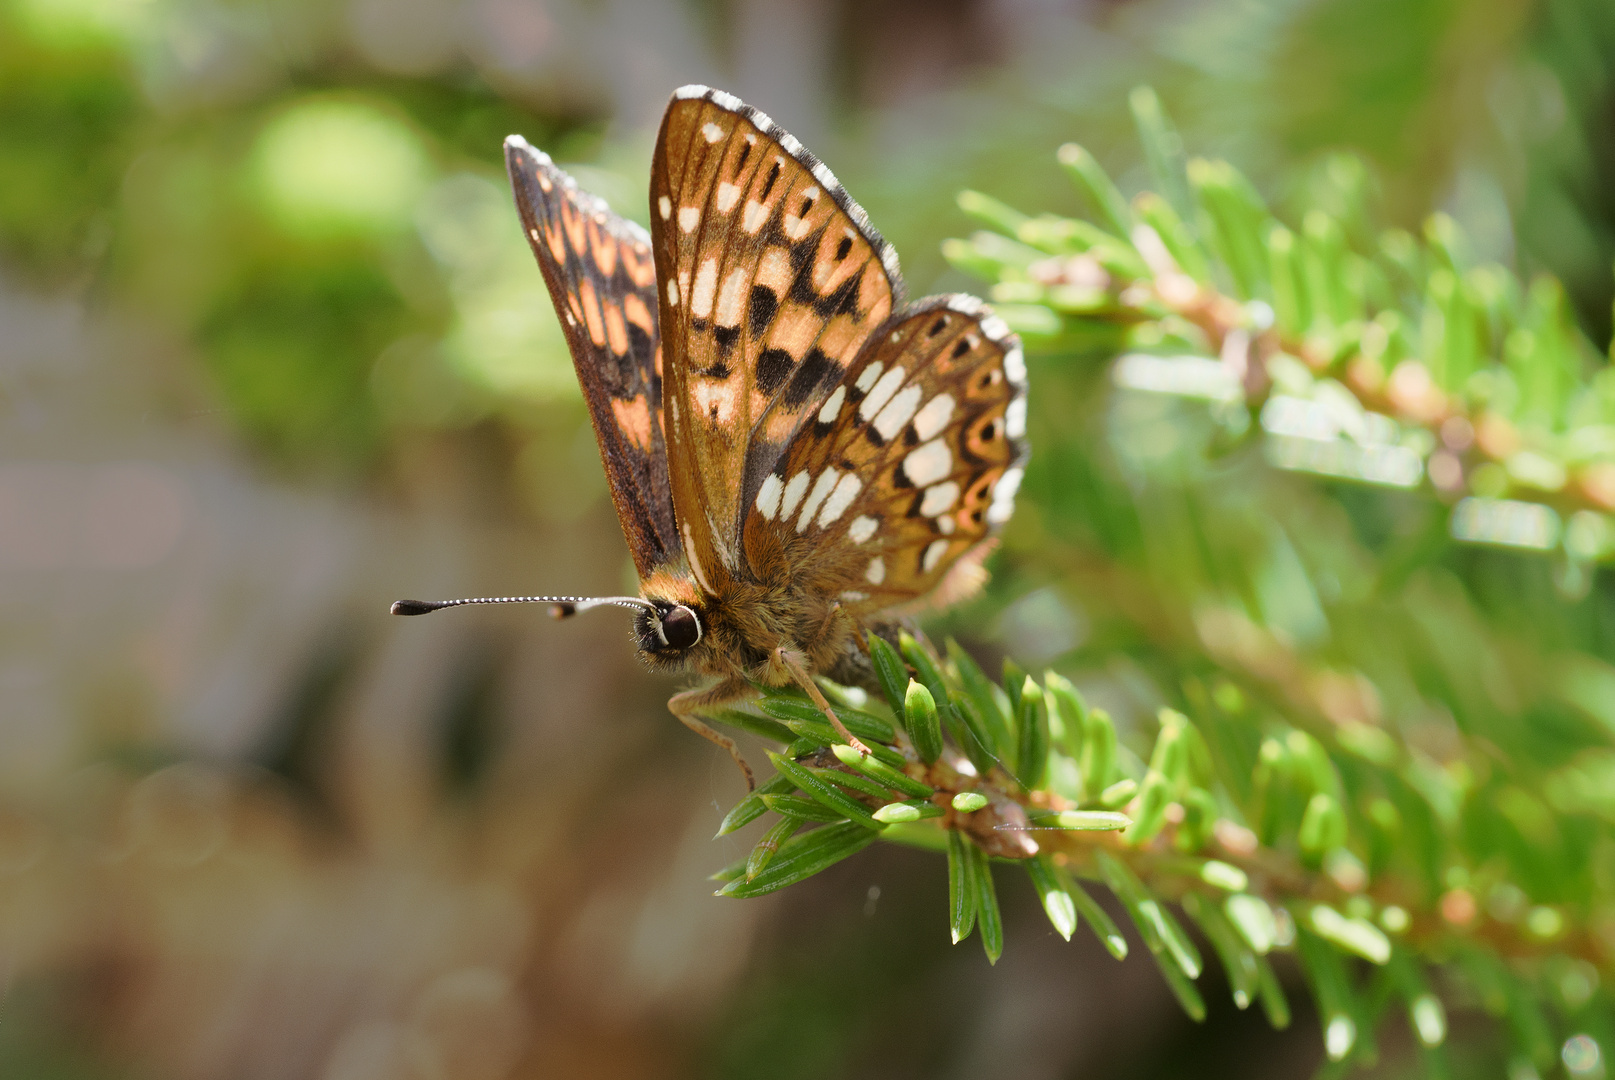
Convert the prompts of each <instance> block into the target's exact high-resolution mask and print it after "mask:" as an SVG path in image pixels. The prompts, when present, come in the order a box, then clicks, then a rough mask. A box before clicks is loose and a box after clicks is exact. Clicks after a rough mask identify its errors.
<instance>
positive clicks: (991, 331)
mask: <svg viewBox="0 0 1615 1080" xmlns="http://www.w3.org/2000/svg"><path fill="white" fill-rule="evenodd" d="M981 332H982V333H983V334H986V335H987V339H988V340H989V341H1002V340H1004V339H1005V338H1007V337H1009V324H1008V323H1007V322H1005V321H1004V320H1003V319H1000V318H999V317H998V316H997V315H989V316H987V317H986V318H985V319H983V320H981Z"/></svg>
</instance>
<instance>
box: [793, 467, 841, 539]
mask: <svg viewBox="0 0 1615 1080" xmlns="http://www.w3.org/2000/svg"><path fill="white" fill-rule="evenodd" d="M840 475H841V474H840V473H839V472H837V471H836V470H835V469H826V470H824V471H823V472H822V473H820V474H819V478H818V479H817V480H815V481H813V490H812V491H810V492H808V497H807V499H806V500H805V501H804V502H803V503H802V512H801V513H800V514H798V515H797V518H796V531H797V532H803V531H805V530H806V529H807V527H808V525H809V523H811V522H812V521H813V515H814V513H815V512H817V511H818V509H819V504H820V503H822V502H823V501H824V500H825V498H826V497H827V496H828V495H829V494H830V490H831V489H832V488H834V487H835V486H836V480H837V479H838V478H839V477H840Z"/></svg>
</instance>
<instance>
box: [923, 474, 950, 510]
mask: <svg viewBox="0 0 1615 1080" xmlns="http://www.w3.org/2000/svg"><path fill="white" fill-rule="evenodd" d="M958 501H959V485H958V484H957V483H956V482H954V481H952V480H947V481H944V482H943V483H940V484H933V485H932V486H931V487H928V488H926V489H925V495H924V496H923V497H921V499H920V514H921V515H922V516H924V517H936V516H937V515H938V514H941V513H945V512H947V511H949V510H952V509H953V504H954V503H956V502H958Z"/></svg>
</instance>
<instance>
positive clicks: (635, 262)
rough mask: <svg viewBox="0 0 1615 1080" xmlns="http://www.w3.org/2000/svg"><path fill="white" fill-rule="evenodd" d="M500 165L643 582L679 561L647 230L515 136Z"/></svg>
mask: <svg viewBox="0 0 1615 1080" xmlns="http://www.w3.org/2000/svg"><path fill="white" fill-rule="evenodd" d="M505 166H506V169H507V170H508V171H509V173H510V182H511V186H512V187H513V188H514V189H515V192H516V208H517V209H518V210H519V211H520V213H521V219H522V230H523V231H524V232H526V234H527V239H528V241H529V242H530V243H531V244H532V247H533V254H534V255H536V256H537V257H538V265H539V268H540V269H541V270H542V271H543V273H544V283H545V284H546V285H548V286H549V290H550V299H551V300H553V301H554V302H555V313H556V315H557V316H559V317H560V320H561V326H562V328H563V329H564V330H565V331H566V341H567V344H568V345H569V346H570V347H571V350H572V363H573V365H574V366H575V367H576V368H577V372H578V382H579V384H581V386H582V387H583V399H584V401H585V402H587V403H588V406H589V416H590V418H591V419H592V420H593V421H594V433H595V437H596V438H597V439H598V441H599V444H600V459H601V461H602V462H604V464H605V467H606V480H607V481H608V482H609V483H610V485H611V498H612V501H613V502H614V503H615V504H616V507H617V517H618V520H620V521H621V523H622V531H623V534H624V535H625V536H626V537H627V539H628V548H629V551H630V552H631V553H632V555H633V558H634V566H635V567H636V568H637V569H638V571H639V576H640V577H641V578H645V577H648V576H649V575H650V574H651V573H652V572H653V571H654V570H655V569H656V568H657V567H658V566H661V565H663V564H665V563H668V562H672V561H674V560H676V559H677V558H678V556H679V538H678V530H677V528H676V527H675V526H674V522H673V498H672V491H671V487H670V485H669V483H668V472H667V450H666V447H665V444H664V441H663V437H662V353H661V343H660V340H659V337H658V334H657V305H656V268H655V263H654V262H653V260H652V258H651V252H650V237H649V236H647V235H646V233H645V230H644V229H642V228H640V227H639V226H638V225H636V224H634V223H633V222H631V221H626V220H624V219H623V218H621V217H618V216H617V215H616V214H614V213H612V212H611V209H610V207H608V206H607V205H606V203H605V200H603V199H599V198H596V197H595V196H593V195H590V194H588V193H587V192H583V191H580V190H578V186H577V183H576V182H575V181H574V180H573V179H572V178H571V177H570V176H568V175H567V174H566V173H564V172H562V171H561V170H560V169H557V168H556V167H555V164H554V163H553V162H552V161H550V158H549V155H548V154H545V153H544V152H542V151H540V150H535V149H534V148H533V147H531V146H529V145H528V144H527V141H526V140H525V139H523V138H522V137H521V136H519V135H512V136H511V137H510V138H509V139H506V140H505Z"/></svg>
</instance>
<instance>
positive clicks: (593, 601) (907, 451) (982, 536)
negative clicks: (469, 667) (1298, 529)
mask: <svg viewBox="0 0 1615 1080" xmlns="http://www.w3.org/2000/svg"><path fill="white" fill-rule="evenodd" d="M505 162H506V165H507V167H508V169H509V171H510V179H511V183H512V184H513V186H514V188H515V192H516V205H517V207H518V209H519V210H520V212H521V219H522V226H523V228H524V229H525V230H526V232H527V237H528V239H529V240H530V241H531V243H532V247H533V253H534V254H535V255H536V256H537V257H538V264H539V267H540V268H541V269H542V271H543V274H544V281H545V283H546V284H547V285H548V286H549V291H550V298H551V299H552V300H553V301H554V302H555V311H556V314H557V315H558V316H559V317H560V320H561V322H562V324H563V326H564V328H565V331H566V337H567V342H568V343H569V345H570V346H571V350H572V358H573V361H574V363H575V364H576V367H577V372H578V381H579V383H580V384H582V387H583V396H584V399H585V401H586V402H587V404H588V407H589V414H590V416H591V417H592V419H593V421H594V430H595V434H596V436H597V438H598V440H599V443H600V456H601V459H602V460H603V461H604V463H605V470H606V478H607V480H608V481H609V483H610V485H611V494H612V499H613V501H614V502H615V504H616V507H617V515H618V518H619V519H620V520H621V522H622V529H623V533H624V535H625V536H626V537H627V539H628V547H629V550H630V552H631V553H632V555H633V559H634V565H635V567H636V568H637V569H638V572H639V582H640V594H641V595H640V596H638V597H601V598H584V597H568V596H535V597H489V598H482V599H469V600H450V601H413V600H404V601H399V602H398V603H397V604H395V605H394V606H393V610H394V612H396V613H398V614H403V615H415V614H423V613H425V612H427V611H435V610H437V609H438V608H441V607H452V606H457V605H461V604H472V603H499V602H527V601H538V602H545V603H551V604H555V605H557V609H558V612H559V613H561V614H571V613H573V612H575V611H578V610H581V609H583V608H585V607H590V606H594V605H598V604H616V605H620V606H625V607H630V608H633V609H635V610H636V612H637V615H636V619H635V640H636V643H637V645H638V647H639V652H640V655H641V657H643V659H644V660H645V661H646V663H648V664H649V665H650V666H651V667H653V668H656V669H658V670H668V671H681V672H682V671H688V672H694V673H696V674H699V675H704V676H710V677H715V678H716V681H715V682H713V683H712V684H711V685H709V686H706V687H703V688H700V689H695V690H689V691H686V692H684V693H681V694H678V695H676V696H675V697H673V699H672V700H671V701H670V702H669V703H668V704H669V708H671V710H672V711H673V713H674V715H676V716H677V717H678V718H679V719H680V720H681V721H683V722H684V723H685V724H686V725H688V726H689V727H691V728H692V729H694V730H696V731H698V732H699V733H700V734H702V735H703V736H705V737H706V738H708V739H711V740H712V741H713V742H715V743H718V744H719V745H721V746H723V747H725V748H726V749H727V750H728V751H729V752H730V753H731V754H732V755H734V758H735V761H736V762H737V763H739V765H740V767H741V769H742V770H743V771H744V772H745V773H746V778H747V782H748V784H749V783H750V782H751V771H750V769H749V768H747V766H746V764H745V762H744V760H742V759H741V757H740V754H739V752H738V751H737V750H736V748H735V744H734V742H733V741H732V740H730V739H727V738H725V737H724V736H722V735H720V734H718V733H717V732H715V731H713V730H712V729H711V728H710V727H708V726H707V725H706V724H704V723H702V722H701V721H700V719H698V714H700V713H702V712H704V711H706V710H709V709H712V708H714V707H716V706H719V705H723V704H726V703H730V702H733V701H736V700H737V699H740V698H743V697H745V696H748V695H750V694H752V693H753V692H754V690H753V687H754V685H756V684H762V685H767V686H781V685H785V684H787V683H790V682H795V683H797V684H799V685H800V686H801V687H802V688H803V689H804V690H805V691H807V693H808V694H809V695H810V696H811V697H812V698H813V700H814V701H815V703H816V704H817V705H818V706H819V707H820V708H821V709H823V710H824V711H825V713H826V715H827V716H828V718H829V719H830V720H831V722H832V723H834V724H835V725H836V726H837V727H838V728H841V724H840V722H839V720H837V719H836V717H835V714H834V711H833V709H831V707H830V705H829V703H828V702H827V701H825V699H824V697H823V695H822V694H821V693H820V691H819V689H818V687H817V686H816V685H815V684H814V682H813V679H812V676H813V675H814V674H826V675H829V676H831V677H840V678H841V679H842V681H867V678H864V679H860V678H858V677H857V673H858V671H859V670H860V669H861V670H863V671H867V670H868V665H867V660H863V658H862V653H861V652H860V649H861V648H862V645H863V640H864V639H863V634H862V633H861V631H862V629H863V626H864V624H865V623H868V622H872V621H875V620H877V619H880V618H890V617H892V616H896V615H901V614H903V613H905V612H907V611H912V610H916V609H918V608H920V607H923V606H926V605H928V604H938V603H946V602H949V601H951V600H954V599H957V598H958V597H959V596H962V595H964V594H967V593H968V592H970V591H973V590H974V589H975V588H976V587H979V585H980V583H981V581H982V580H984V578H985V574H984V572H983V571H982V569H981V562H982V560H983V559H984V558H985V556H986V554H987V552H988V550H989V549H990V546H991V542H992V541H991V536H992V534H993V532H994V531H995V530H996V529H997V527H998V526H1000V525H1002V524H1003V523H1004V522H1005V521H1006V520H1007V519H1008V518H1009V516H1010V512H1011V510H1012V508H1013V505H1014V498H1015V491H1016V488H1017V487H1018V486H1019V484H1020V480H1021V475H1022V469H1023V466H1024V463H1025V459H1026V443H1025V429H1026V365H1025V362H1024V361H1023V359H1022V356H1021V349H1020V345H1019V343H1018V342H1017V340H1016V338H1015V336H1014V335H1013V334H1012V333H1010V331H1009V328H1008V327H1007V326H1006V325H1005V324H1004V322H1003V320H1002V319H1000V318H998V317H997V316H995V315H993V314H992V313H991V312H990V311H989V310H988V309H987V307H986V306H985V305H983V304H982V303H981V301H979V300H977V299H976V298H974V297H971V296H963V295H952V296H933V297H927V298H926V299H923V300H918V301H915V302H913V303H909V304H905V303H904V297H903V279H902V276H901V274H900V273H899V271H898V266H897V253H896V252H895V251H893V250H892V248H891V245H889V244H887V243H886V241H885V240H883V239H882V238H881V236H880V234H879V233H878V232H876V231H875V229H874V228H873V227H872V226H871V225H870V224H869V220H868V218H867V217H865V215H864V212H863V209H862V208H861V207H859V206H858V204H857V203H855V202H853V201H852V199H851V198H850V197H849V196H848V195H847V193H846V191H845V190H843V189H842V187H841V185H840V184H839V183H837V182H836V178H835V175H834V174H833V173H831V172H830V170H829V169H828V168H826V167H825V166H824V164H823V163H821V162H820V161H819V160H818V159H817V158H815V157H814V156H813V155H812V154H810V153H808V151H807V150H805V149H804V148H803V147H802V144H801V143H799V142H797V140H796V139H795V138H793V137H792V136H791V135H790V134H789V133H787V132H786V131H784V130H783V129H782V128H780V127H779V126H778V125H777V124H775V123H774V122H773V121H772V120H770V119H769V118H768V117H767V116H766V115H764V114H763V113H761V112H759V111H758V110H756V109H754V108H752V107H751V106H749V105H745V104H743V103H742V102H741V101H739V100H738V99H737V98H735V97H733V96H731V95H729V94H725V93H723V92H722V91H718V90H710V89H708V88H707V87H704V86H686V87H683V88H681V89H680V90H678V91H676V92H675V93H674V95H673V99H672V101H671V102H670V103H669V104H668V107H667V112H666V114H665V115H664V116H663V118H662V126H661V132H660V134H659V135H658V136H657V140H656V154H655V158H654V160H653V161H652V164H651V190H650V202H651V231H650V233H649V234H646V232H645V231H644V230H643V229H641V228H640V227H639V226H638V225H635V224H633V223H632V222H629V221H626V220H624V219H623V218H620V217H618V216H617V215H616V214H613V213H612V212H611V211H610V209H609V208H608V207H607V206H606V204H605V203H604V202H603V201H602V200H600V199H598V198H595V197H593V196H591V195H588V194H586V193H584V192H582V191H580V190H579V189H578V187H577V185H576V183H574V181H573V180H572V178H571V177H570V176H568V175H567V174H566V173H564V172H562V171H561V170H560V169H558V168H556V167H555V165H554V164H553V163H552V162H551V161H550V159H549V157H548V156H547V155H545V154H544V153H542V152H541V151H538V150H535V149H534V148H533V147H531V146H529V145H528V144H527V142H526V141H525V140H523V139H522V138H520V137H519V136H511V138H509V139H508V140H506V142H505ZM842 734H843V736H844V737H846V738H847V740H848V741H849V743H851V744H852V745H854V746H860V745H861V744H859V743H858V741H857V740H856V739H855V738H853V737H852V736H851V735H850V734H848V733H847V732H846V731H845V729H844V728H842Z"/></svg>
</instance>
